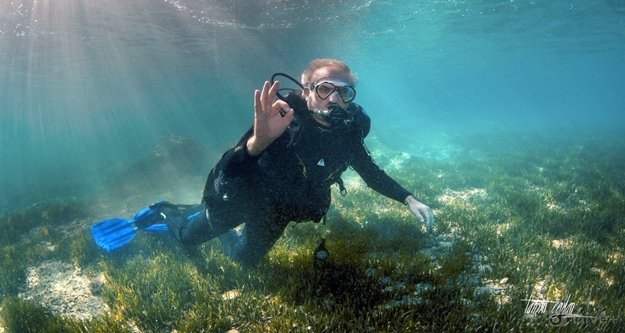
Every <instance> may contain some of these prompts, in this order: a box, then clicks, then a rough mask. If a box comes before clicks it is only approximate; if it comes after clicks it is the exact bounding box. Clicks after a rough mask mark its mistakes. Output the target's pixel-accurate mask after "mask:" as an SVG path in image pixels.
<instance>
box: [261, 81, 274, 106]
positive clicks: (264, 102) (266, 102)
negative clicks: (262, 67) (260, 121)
mask: <svg viewBox="0 0 625 333" xmlns="http://www.w3.org/2000/svg"><path fill="white" fill-rule="evenodd" d="M269 90H270V83H269V81H265V84H263V90H262V91H261V93H260V104H261V107H262V111H263V112H267V111H270V110H271V104H272V103H273V98H271V97H269Z"/></svg>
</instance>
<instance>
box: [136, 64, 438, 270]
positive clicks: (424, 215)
mask: <svg viewBox="0 0 625 333" xmlns="http://www.w3.org/2000/svg"><path fill="white" fill-rule="evenodd" d="M277 76H283V77H285V78H286V79H288V80H293V81H295V82H294V83H296V84H297V85H298V86H299V87H300V88H301V90H297V91H291V92H290V93H288V94H287V95H286V96H283V95H282V94H281V93H280V92H281V91H282V90H280V82H279V81H277V80H276V81H274V79H275V77H277ZM272 81H274V82H269V81H266V82H265V83H264V85H263V87H262V90H260V91H259V90H256V91H255V92H254V124H253V126H252V128H250V129H249V130H248V131H247V132H246V133H245V134H244V135H243V136H242V137H241V139H240V140H239V141H238V143H237V144H236V145H235V146H234V147H233V148H231V149H229V150H228V151H226V152H225V153H224V155H223V156H222V158H221V159H220V160H219V161H218V162H217V164H216V166H215V167H214V168H213V169H212V170H211V171H210V173H209V175H208V179H207V181H206V185H205V188H204V194H203V198H202V205H201V207H198V209H196V214H193V215H192V217H189V218H185V215H184V213H183V212H182V211H181V210H180V209H179V208H178V207H177V206H176V205H173V204H169V203H159V204H158V206H157V207H156V206H154V207H155V208H157V209H158V212H159V215H160V216H161V217H162V218H163V219H164V221H163V222H164V223H165V224H166V225H167V227H168V229H169V232H170V233H171V234H172V235H173V236H174V237H175V238H176V239H178V240H180V241H181V242H183V243H184V244H189V245H196V244H200V243H202V242H206V241H208V240H210V239H213V238H214V237H219V239H220V241H221V243H222V247H223V248H224V252H225V253H226V254H227V255H228V256H230V257H231V258H232V259H234V260H237V261H239V262H240V263H242V264H243V265H245V266H253V265H255V264H256V263H258V262H259V261H260V260H261V259H262V258H263V256H264V255H265V254H266V253H267V252H268V251H269V250H270V249H271V247H272V246H273V244H274V243H275V242H276V241H277V240H278V238H279V237H280V236H281V235H282V233H283V231H284V229H285V228H286V226H287V224H288V223H289V222H290V221H295V222H304V221H314V222H320V221H322V220H323V219H324V217H325V215H326V213H327V211H328V208H329V206H330V201H331V196H330V194H331V188H330V186H331V185H333V184H335V183H336V184H338V185H339V188H340V190H341V194H344V193H345V188H344V186H343V182H342V180H341V174H342V173H343V172H344V171H345V170H346V169H347V168H348V167H352V168H353V169H354V170H355V171H356V172H357V173H358V174H359V175H360V176H361V177H362V178H363V180H364V181H365V182H366V183H367V185H368V186H369V187H370V188H372V189H373V190H375V191H377V192H378V193H380V194H382V195H384V196H386V197H389V198H391V199H394V200H396V201H398V202H400V203H403V204H405V205H406V206H407V208H408V209H409V210H410V212H412V214H414V215H415V216H416V218H417V219H418V220H419V221H420V222H422V223H425V224H426V225H427V227H429V228H431V227H432V226H433V225H434V223H435V220H434V216H433V213H432V210H431V209H430V207H428V206H427V205H425V204H423V203H421V202H419V201H418V200H417V199H416V198H415V197H414V196H413V195H412V194H411V193H410V192H409V191H408V190H406V189H405V188H404V187H402V186H401V185H400V184H398V183H397V182H396V181H395V180H393V179H392V178H391V177H390V176H388V175H387V174H386V173H385V172H384V171H383V170H381V169H380V168H379V167H378V166H377V165H376V164H375V162H374V161H373V159H372V157H371V155H370V153H369V151H368V150H367V148H366V147H365V144H364V139H365V137H366V136H367V134H368V133H369V129H370V118H369V116H367V114H366V113H365V112H364V110H363V109H362V107H360V106H359V105H358V104H356V103H354V102H353V101H354V99H355V97H356V90H355V88H354V87H355V83H356V78H355V76H354V75H353V74H352V72H351V70H350V68H349V67H348V66H347V64H345V63H344V62H342V61H340V60H336V59H316V60H313V61H312V62H311V63H310V64H309V66H308V67H307V68H306V70H305V71H304V72H303V73H302V75H301V84H300V83H299V82H297V80H295V79H293V78H292V77H290V76H288V75H286V74H281V73H278V74H276V75H274V77H273V78H272ZM198 212H199V213H198ZM148 220H150V219H148ZM156 220H157V219H151V220H150V221H148V222H143V223H148V224H151V223H155V221H156ZM243 223H245V225H244V227H243V229H242V231H241V232H237V231H235V230H234V228H236V227H237V226H239V225H241V224H243ZM139 227H140V228H142V227H145V225H142V226H139ZM321 245H323V242H322V244H321ZM323 250H325V251H326V252H322V256H325V255H327V250H326V249H325V247H324V248H323Z"/></svg>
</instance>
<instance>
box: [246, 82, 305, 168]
mask: <svg viewBox="0 0 625 333" xmlns="http://www.w3.org/2000/svg"><path fill="white" fill-rule="evenodd" d="M279 88H280V82H278V81H276V82H274V83H273V85H272V84H270V83H269V81H265V84H264V85H263V90H262V91H258V90H256V91H254V134H252V136H251V137H250V138H249V139H248V140H247V150H248V152H249V153H250V155H252V156H256V155H259V154H260V153H261V152H262V151H263V150H265V148H267V146H269V145H270V144H271V143H272V142H273V141H274V140H275V139H277V138H278V137H280V135H282V133H284V130H286V128H287V127H288V126H289V124H290V123H291V121H292V120H293V114H294V113H293V109H292V108H291V107H290V106H289V104H288V103H287V102H285V101H283V100H280V99H276V93H277V92H278V89H279Z"/></svg>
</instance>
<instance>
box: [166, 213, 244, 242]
mask: <svg viewBox="0 0 625 333" xmlns="http://www.w3.org/2000/svg"><path fill="white" fill-rule="evenodd" d="M162 213H163V214H164V215H165V216H166V218H165V223H167V226H168V227H169V231H170V233H171V234H172V235H173V236H174V238H176V239H178V240H179V241H181V242H182V243H184V244H187V245H198V244H201V243H204V242H207V241H209V240H211V239H213V238H215V237H216V236H218V235H220V234H222V233H224V232H225V231H227V230H228V229H230V228H232V227H233V226H230V225H226V224H224V223H216V222H215V221H214V220H215V219H214V218H212V217H211V216H210V212H209V210H208V208H207V207H206V206H204V205H202V209H201V210H200V212H199V213H198V214H194V215H192V217H191V218H187V217H185V216H184V215H183V214H182V213H181V212H180V211H179V210H178V209H172V208H169V207H166V208H164V209H163V211H162Z"/></svg>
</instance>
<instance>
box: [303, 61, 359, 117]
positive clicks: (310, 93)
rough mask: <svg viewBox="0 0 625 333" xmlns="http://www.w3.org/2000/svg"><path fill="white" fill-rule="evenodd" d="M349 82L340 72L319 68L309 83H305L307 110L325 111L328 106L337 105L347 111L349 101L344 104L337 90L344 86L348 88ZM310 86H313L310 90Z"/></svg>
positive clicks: (347, 77)
mask: <svg viewBox="0 0 625 333" xmlns="http://www.w3.org/2000/svg"><path fill="white" fill-rule="evenodd" d="M349 82H350V78H349V76H348V75H347V74H346V73H344V72H342V71H340V70H337V69H334V68H331V67H321V68H319V69H318V70H316V71H315V72H314V73H313V75H312V76H311V79H310V82H305V88H304V96H305V97H306V104H307V106H308V109H309V110H320V111H326V110H328V106H329V105H330V104H337V105H338V106H340V107H341V108H343V109H347V106H348V104H349V100H348V102H345V101H344V97H343V98H342V97H341V93H340V92H339V90H340V89H342V87H344V86H350V84H349ZM311 84H313V88H312V89H311V87H310V85H311ZM315 88H316V89H315ZM352 89H353V88H352ZM315 90H316V91H315ZM332 90H334V91H332ZM329 92H330V93H329ZM328 93H329V94H328ZM343 95H344V96H345V94H343Z"/></svg>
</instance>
